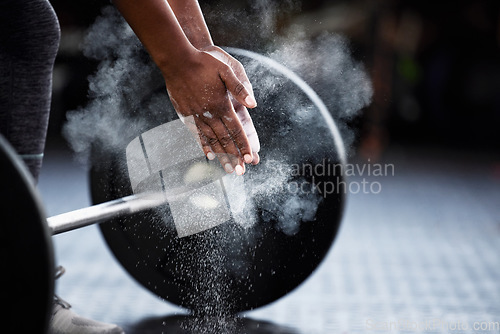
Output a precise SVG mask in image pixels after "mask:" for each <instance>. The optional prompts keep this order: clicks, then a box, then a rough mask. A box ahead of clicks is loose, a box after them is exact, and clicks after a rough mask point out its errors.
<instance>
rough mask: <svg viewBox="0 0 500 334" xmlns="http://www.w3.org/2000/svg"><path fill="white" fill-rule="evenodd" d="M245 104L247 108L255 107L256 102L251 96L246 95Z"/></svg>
mask: <svg viewBox="0 0 500 334" xmlns="http://www.w3.org/2000/svg"><path fill="white" fill-rule="evenodd" d="M245 103H246V104H247V105H248V106H254V107H256V106H257V101H255V99H254V98H253V96H251V95H247V97H246V98H245Z"/></svg>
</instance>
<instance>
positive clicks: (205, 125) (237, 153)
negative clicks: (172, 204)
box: [114, 0, 260, 175]
mask: <svg viewBox="0 0 500 334" xmlns="http://www.w3.org/2000/svg"><path fill="white" fill-rule="evenodd" d="M114 3H115V5H116V7H117V8H118V10H120V12H121V13H122V15H123V17H124V18H125V19H126V20H127V22H128V23H129V25H130V26H131V27H132V29H133V30H134V32H135V34H136V35H137V37H138V38H139V39H140V40H141V43H142V44H143V45H144V47H145V48H146V49H147V50H148V52H149V54H150V55H151V58H152V59H153V61H154V62H155V63H156V65H157V66H158V67H159V69H160V70H161V72H162V74H163V77H164V79H165V84H166V86H167V92H168V94H169V97H170V100H171V101H172V104H173V106H174V108H175V110H176V112H177V114H178V115H179V117H180V118H181V119H182V120H183V121H184V123H185V124H186V125H187V126H188V128H189V129H190V130H191V131H192V132H194V133H196V135H197V137H198V138H199V141H200V144H201V146H202V148H203V151H204V153H205V155H206V156H207V158H208V159H210V160H213V159H215V158H216V157H217V158H218V159H219V161H220V163H221V164H222V166H223V167H224V169H225V170H226V172H228V173H232V172H233V171H234V172H236V174H238V175H242V174H243V173H245V163H247V164H250V163H251V164H257V163H259V159H260V158H259V155H258V151H259V149H260V145H259V140H258V137H257V133H256V131H255V127H254V126H253V123H252V119H251V117H250V115H249V113H248V109H247V108H255V107H256V106H257V102H256V101H255V98H254V94H253V90H252V85H251V84H250V81H249V80H248V77H247V75H246V73H245V69H244V68H243V66H242V65H241V63H240V62H238V61H237V60H236V59H234V58H233V57H231V56H230V55H229V54H227V53H226V52H225V51H224V50H222V49H220V48H219V47H217V46H215V45H214V44H213V41H212V38H211V36H210V33H209V30H208V28H207V26H206V23H205V20H204V18H203V14H202V12H201V9H200V7H199V5H198V2H197V1H196V0H168V1H166V0H141V1H137V0H114Z"/></svg>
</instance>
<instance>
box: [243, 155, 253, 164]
mask: <svg viewBox="0 0 500 334" xmlns="http://www.w3.org/2000/svg"><path fill="white" fill-rule="evenodd" d="M243 159H245V162H246V163H247V164H249V163H251V162H252V160H253V158H252V156H251V155H250V154H245V156H244V157H243Z"/></svg>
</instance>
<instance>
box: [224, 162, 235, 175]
mask: <svg viewBox="0 0 500 334" xmlns="http://www.w3.org/2000/svg"><path fill="white" fill-rule="evenodd" d="M224 169H225V170H226V172H228V173H232V172H234V169H233V166H231V164H230V163H229V162H228V163H226V164H225V165H224Z"/></svg>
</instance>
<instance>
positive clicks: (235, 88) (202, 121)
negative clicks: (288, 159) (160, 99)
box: [162, 50, 258, 175]
mask: <svg viewBox="0 0 500 334" xmlns="http://www.w3.org/2000/svg"><path fill="white" fill-rule="evenodd" d="M177 65H178V66H176V68H174V69H172V68H169V69H168V70H163V69H162V72H163V75H164V78H165V83H166V86H167V91H168V94H169V96H170V99H171V101H172V104H173V106H174V108H175V110H176V111H177V113H178V114H179V116H181V118H184V119H185V120H189V122H191V123H192V124H191V128H193V127H194V128H195V129H196V131H197V132H198V134H199V137H200V142H201V145H202V148H203V151H204V153H205V155H206V156H207V158H208V159H210V160H212V159H214V158H215V157H217V158H218V159H219V161H220V162H221V164H222V166H223V167H224V169H225V170H226V171H227V172H229V173H231V172H233V171H236V173H237V174H239V175H241V174H243V173H244V172H245V164H244V163H245V162H246V163H252V162H254V161H255V158H254V156H253V154H252V149H251V147H250V142H249V140H248V137H247V135H246V133H245V130H244V129H243V125H242V122H241V121H240V118H239V117H238V115H237V114H236V111H235V108H234V107H233V103H232V102H231V96H232V97H233V98H234V100H235V103H236V102H237V103H236V104H238V103H239V104H240V105H241V106H243V107H247V108H255V107H256V106H257V103H256V101H255V98H254V97H253V94H251V93H249V90H248V89H247V87H248V84H249V83H248V84H246V83H243V82H241V81H240V80H239V79H238V77H237V76H236V74H235V72H234V71H233V70H232V68H231V66H229V65H228V64H226V63H224V62H223V61H221V60H220V59H218V58H217V57H215V56H214V55H213V54H212V53H209V52H205V51H200V50H197V51H195V52H192V53H190V54H189V55H186V57H185V59H184V60H183V62H182V63H181V64H177ZM246 86H247V87H246ZM239 109H241V108H239ZM247 113H248V112H247ZM239 114H240V115H242V111H241V110H239ZM189 116H192V117H189ZM243 116H244V115H243ZM248 117H249V116H248ZM243 119H244V121H245V122H248V120H247V118H245V117H243ZM257 159H258V158H257ZM257 161H258V160H257Z"/></svg>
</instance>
